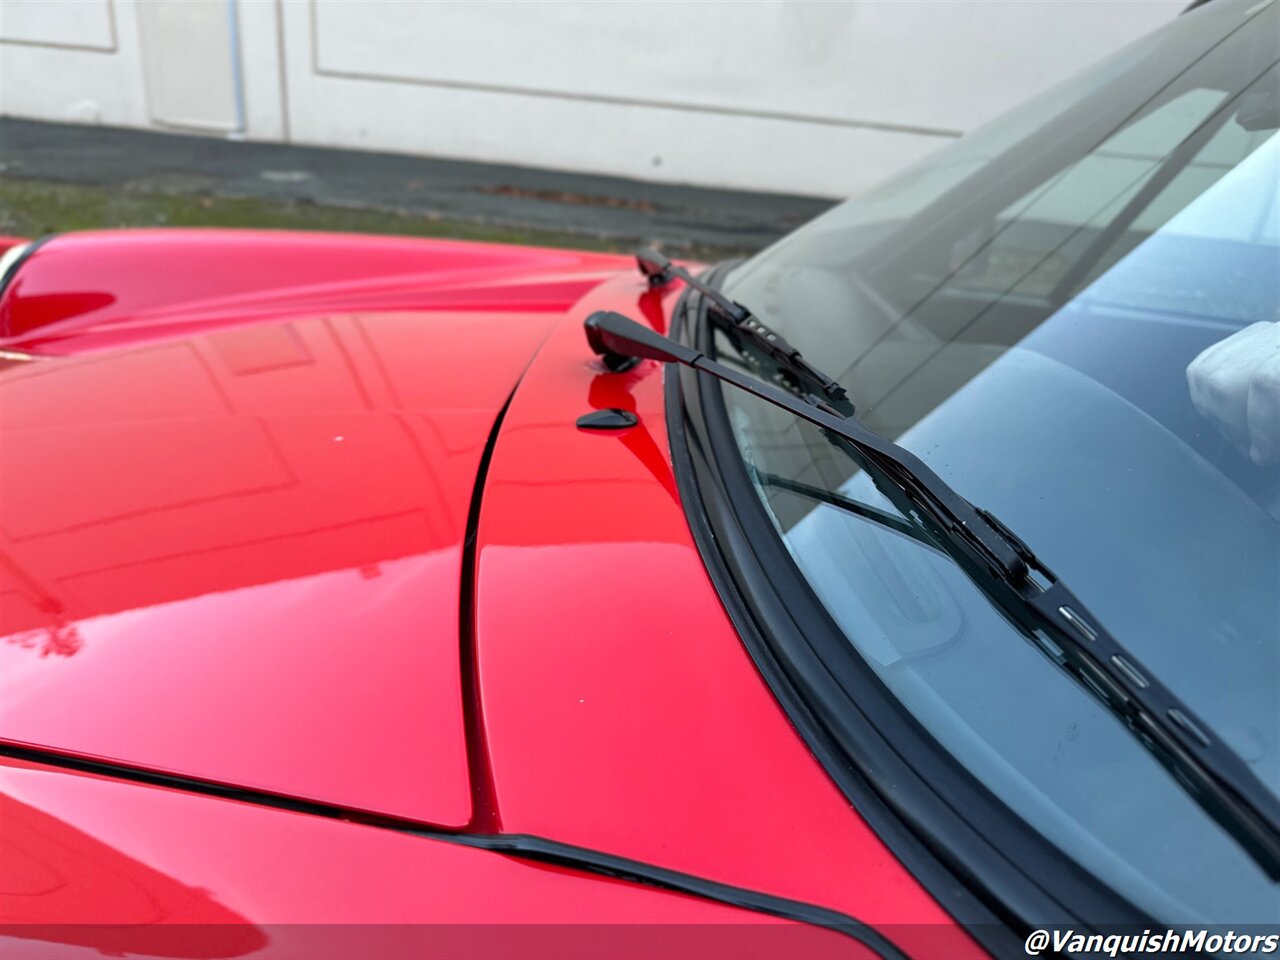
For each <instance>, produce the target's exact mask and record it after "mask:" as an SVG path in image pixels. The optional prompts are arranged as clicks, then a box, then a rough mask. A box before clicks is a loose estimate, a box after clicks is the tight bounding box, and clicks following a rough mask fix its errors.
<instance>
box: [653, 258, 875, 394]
mask: <svg viewBox="0 0 1280 960" xmlns="http://www.w3.org/2000/svg"><path fill="white" fill-rule="evenodd" d="M636 264H637V266H639V268H640V272H641V273H642V274H644V276H645V277H646V278H647V279H648V281H649V286H651V287H664V286H666V285H667V284H668V283H670V282H671V281H672V280H680V281H681V282H682V283H684V284H685V285H686V286H688V287H692V288H693V289H694V290H697V291H698V292H699V293H700V294H702V295H703V296H704V297H706V298H707V300H709V301H710V310H708V314H709V315H710V316H711V317H712V318H713V319H714V320H716V321H718V323H719V326H720V328H721V329H722V330H724V331H725V333H726V334H727V335H728V337H729V339H730V341H731V342H732V343H733V347H734V349H735V350H737V351H738V352H739V353H742V354H748V353H755V354H758V355H759V356H761V357H763V358H765V359H766V360H768V361H769V362H771V363H772V364H773V365H774V367H776V368H777V370H778V372H779V373H780V374H781V375H782V377H783V382H784V383H785V384H786V386H787V387H788V388H790V389H792V390H794V391H795V392H796V393H797V394H799V395H800V396H802V397H803V396H805V395H806V394H810V393H813V394H817V395H819V396H821V397H822V398H823V399H824V400H826V402H827V403H829V404H830V405H831V406H832V407H834V408H835V409H836V410H838V411H840V413H842V414H846V415H852V414H853V412H854V411H853V404H852V403H851V402H850V401H849V395H848V394H847V393H846V392H845V389H844V387H842V386H840V384H839V383H838V382H837V381H836V380H834V379H832V378H831V377H828V376H827V375H826V374H825V373H823V372H822V371H821V370H819V369H818V368H817V367H815V366H814V365H813V364H811V363H810V362H809V361H808V360H806V359H805V358H804V357H802V356H801V355H800V351H799V350H797V349H796V348H795V347H794V346H792V345H791V344H790V343H789V342H787V339H786V338H785V337H783V336H782V334H780V333H778V332H777V331H775V330H773V329H772V328H771V327H770V326H769V325H768V324H766V323H765V322H764V321H763V320H761V319H760V318H759V317H757V316H756V315H755V314H754V313H752V312H751V310H750V308H748V307H745V306H743V305H742V304H741V303H738V301H736V300H730V299H729V298H728V297H726V296H725V295H724V294H723V293H721V292H720V291H719V290H717V289H716V288H715V287H713V286H711V285H710V284H708V283H705V282H704V281H702V280H700V279H698V278H697V277H695V276H694V275H693V274H691V273H690V272H689V271H688V270H686V269H685V268H684V267H681V266H679V265H678V264H674V263H672V262H671V261H670V260H669V259H668V258H667V257H665V256H663V255H662V254H661V253H659V252H658V251H657V250H653V249H651V248H645V249H642V250H638V251H636Z"/></svg>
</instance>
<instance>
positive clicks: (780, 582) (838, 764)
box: [666, 263, 1151, 956]
mask: <svg viewBox="0 0 1280 960" xmlns="http://www.w3.org/2000/svg"><path fill="white" fill-rule="evenodd" d="M735 265H736V264H733V263H728V264H724V265H722V266H721V267H720V268H717V269H716V270H714V271H712V272H711V274H710V275H709V278H708V279H709V280H710V281H711V282H715V280H716V279H717V278H718V277H720V276H723V272H724V271H726V270H728V269H732V267H733V266H735ZM701 310H705V303H703V302H702V300H701V298H696V297H694V296H692V295H690V294H688V293H686V295H685V297H684V299H683V300H682V302H681V303H680V304H678V305H677V307H676V310H675V312H674V320H675V335H679V334H681V333H683V334H684V337H683V340H682V342H686V343H690V344H691V345H693V346H695V347H697V348H698V349H701V350H703V352H705V353H708V354H709V353H710V351H711V349H712V346H711V342H710V338H711V333H710V327H711V325H710V324H709V323H705V322H702V323H696V324H695V325H694V327H693V329H692V330H689V329H687V328H688V325H689V324H690V323H692V322H694V319H695V318H696V317H697V316H699V315H700V311H701ZM682 327H684V328H686V329H681V328H682ZM695 340H696V341H697V342H694V341H695ZM666 386H667V401H668V402H667V423H668V432H669V434H670V437H671V449H672V458H673V462H674V465H675V474H676V478H677V485H678V488H679V490H680V495H681V499H682V501H683V502H684V504H685V506H686V515H687V517H688V521H689V525H690V529H691V531H692V533H693V537H694V540H695V542H696V543H697V545H698V548H699V551H700V553H701V554H702V557H703V561H704V563H705V565H706V567H707V571H708V574H709V576H710V577H711V579H712V581H713V583H714V584H715V586H716V588H717V590H718V591H719V593H720V596H721V600H722V602H723V603H724V605H725V609H726V611H727V612H728V614H729V617H730V619H731V620H732V621H733V623H734V626H735V627H736V628H737V630H738V633H739V635H740V636H741V637H742V639H743V643H744V646H745V647H746V648H747V650H748V652H749V653H750V655H751V657H752V659H753V661H754V662H755V663H756V666H757V669H759V670H760V672H761V674H762V676H763V677H764V679H765V681H766V682H767V683H768V685H769V687H770V689H771V690H772V691H773V693H774V696H775V697H776V698H777V700H778V702H779V703H780V705H781V706H782V709H783V710H784V711H785V712H786V714H787V716H788V718H789V719H790V720H791V722H792V724H793V725H794V726H795V728H796V730H797V732H798V733H799V735H800V736H801V738H802V739H803V740H804V741H805V743H806V744H807V745H808V746H809V748H810V750H811V751H812V752H813V753H814V755H815V756H816V758H817V759H818V761H819V762H820V763H821V764H822V765H823V767H824V768H825V769H826V770H827V772H828V774H829V775H830V776H831V778H832V780H833V781H834V782H835V783H836V785H837V786H838V787H839V788H840V789H841V791H842V792H843V793H844V795H845V796H846V797H847V798H848V799H849V801H850V803H851V804H853V807H854V809H855V810H856V811H857V813H858V815H859V816H861V817H862V818H863V819H864V820H866V822H867V823H868V825H869V826H870V827H871V828H872V829H873V830H874V831H875V832H876V833H877V834H878V835H879V836H880V837H881V839H883V840H884V842H885V843H886V845H887V846H888V847H889V849H890V850H891V851H892V852H893V854H894V855H895V856H896V857H897V858H898V859H899V860H900V861H901V862H902V863H903V865H904V866H905V867H906V868H907V869H908V870H909V871H910V872H911V873H912V875H913V876H915V877H916V878H917V879H918V880H919V881H920V883H921V884H922V885H923V886H924V887H925V889H926V890H927V891H928V892H929V893H930V894H931V895H932V896H933V897H934V898H935V899H936V900H937V901H938V902H939V903H940V904H941V905H942V906H943V908H944V909H946V910H947V912H948V913H950V914H951V915H952V916H953V917H954V918H955V919H956V921H957V922H959V923H960V924H961V925H963V926H964V927H965V928H966V929H967V930H968V931H969V932H970V934H971V935H973V936H974V937H975V938H976V939H978V940H979V942H980V943H981V944H982V945H983V947H985V948H986V949H987V950H988V951H990V952H991V953H993V954H994V955H995V956H1012V955H1015V954H1016V955H1021V949H1022V946H1023V942H1022V938H1023V937H1024V936H1025V935H1026V933H1027V932H1028V931H1029V930H1030V929H1032V928H1033V927H1048V926H1074V927H1078V928H1084V929H1088V928H1090V927H1092V926H1093V925H1095V924H1119V925H1124V926H1126V927H1127V926H1130V925H1133V924H1135V923H1136V924H1137V929H1142V928H1143V925H1144V924H1145V925H1151V921H1150V918H1147V917H1145V916H1143V915H1142V913H1141V912H1140V911H1138V910H1136V909H1135V908H1134V907H1133V906H1132V905H1131V904H1129V903H1126V902H1125V901H1123V900H1122V899H1121V898H1119V897H1117V896H1116V895H1115V894H1114V893H1113V892H1111V891H1109V890H1107V889H1105V888H1104V887H1102V886H1101V885H1100V884H1099V883H1098V881H1097V880H1096V878H1094V877H1092V876H1090V875H1089V874H1087V873H1086V872H1085V871H1084V870H1083V869H1082V868H1080V867H1079V865H1078V864H1076V863H1074V861H1071V860H1069V859H1068V858H1067V857H1066V856H1065V855H1063V854H1062V853H1061V852H1060V851H1058V850H1057V849H1056V848H1054V847H1052V845H1050V844H1049V843H1048V842H1047V841H1046V840H1045V839H1044V838H1043V837H1042V836H1041V835H1040V834H1038V833H1037V832H1036V831H1034V830H1033V829H1032V828H1031V827H1030V826H1029V825H1027V824H1025V823H1024V822H1023V821H1022V820H1021V819H1020V818H1018V817H1016V816H1015V815H1014V814H1013V813H1012V811H1010V810H1009V809H1008V808H1007V807H1006V806H1005V805H1004V804H1002V803H1000V802H999V801H998V800H997V799H996V798H995V797H994V796H992V795H991V794H990V792H989V791H987V790H986V789H985V787H983V786H982V785H981V784H979V783H978V782H977V781H976V780H975V779H974V778H973V776H972V775H971V774H970V773H969V772H968V771H967V770H965V769H964V768H962V767H961V766H959V765H958V764H957V763H956V762H955V761H954V759H953V758H951V757H950V755H949V754H947V753H946V752H945V751H943V750H942V749H941V748H940V747H939V746H938V745H937V743H936V741H935V740H934V739H933V738H932V737H931V736H930V735H929V734H928V733H927V732H926V731H924V730H923V728H921V727H920V726H919V724H918V722H917V721H915V718H914V717H912V716H911V715H910V714H909V713H908V712H907V711H906V710H905V709H904V708H903V707H902V706H901V704H900V703H899V702H898V701H897V699H896V698H895V697H893V695H892V694H891V693H890V692H889V691H888V690H887V689H886V688H885V687H884V686H883V684H882V683H881V682H880V680H879V678H877V677H876V676H875V674H874V672H873V671H871V670H870V668H869V667H867V666H866V664H865V663H864V662H863V661H861V659H860V658H858V657H856V656H849V655H848V652H849V646H848V641H847V639H846V638H845V637H844V635H843V633H842V632H841V631H840V630H839V628H838V627H837V626H836V625H835V624H834V622H833V621H831V619H830V617H829V615H827V614H826V611H825V608H823V607H822V605H821V603H820V602H819V601H818V600H817V598H816V597H815V596H813V595H812V591H811V589H810V588H809V587H808V584H807V582H806V581H805V580H804V578H803V576H802V575H800V573H799V571H798V569H797V568H796V567H795V564H794V562H792V560H791V558H790V554H789V553H788V552H787V550H786V547H785V546H784V545H783V544H782V542H781V540H780V538H778V536H777V533H776V531H775V530H774V527H773V525H772V522H771V521H770V520H769V518H768V515H767V514H766V513H765V511H764V508H763V506H762V505H761V504H760V500H759V497H758V495H757V494H756V492H755V489H754V487H753V486H752V484H751V480H750V477H749V476H748V474H747V471H746V468H745V466H744V465H743V464H742V461H741V456H740V453H739V451H738V449H737V444H736V442H735V441H734V438H733V436H732V433H731V431H730V430H729V427H728V423H729V421H728V415H727V411H726V408H725V405H724V398H723V394H722V393H721V391H720V386H719V384H718V383H717V382H716V381H714V380H713V379H712V378H710V377H706V378H702V377H698V376H697V375H696V373H693V372H692V371H679V372H673V373H670V374H668V378H667V384H666ZM735 465H736V466H735ZM842 651H843V652H844V655H841V652H842ZM1033 877H1034V879H1033ZM1084 918H1088V922H1086V920H1085V919H1084Z"/></svg>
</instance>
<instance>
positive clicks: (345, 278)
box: [0, 230, 627, 354]
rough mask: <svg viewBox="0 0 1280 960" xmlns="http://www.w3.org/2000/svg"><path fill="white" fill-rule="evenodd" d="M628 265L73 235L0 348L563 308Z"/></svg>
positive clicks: (545, 255)
mask: <svg viewBox="0 0 1280 960" xmlns="http://www.w3.org/2000/svg"><path fill="white" fill-rule="evenodd" d="M626 262H627V261H626V260H625V259H624V258H622V257H617V256H610V255H604V254H591V253H578V252H573V251H565V250H542V249H535V248H529V247H516V246H508V245H502V244H480V243H461V242H455V241H425V240H410V239H403V238H395V237H357V236H347V235H334V234H323V233H306V234H300V233H286V232H279V233H273V232H269V231H237V230H128V231H108V232H99V233H77V234H68V235H66V236H59V237H55V238H53V239H52V240H50V241H48V242H46V243H44V244H42V245H41V246H39V247H38V248H36V249H35V251H34V252H32V253H30V254H29V256H28V257H27V260H26V262H25V263H24V264H23V266H22V269H21V270H20V271H19V272H18V273H17V274H16V275H15V276H14V278H13V280H12V282H11V283H10V284H9V285H8V286H7V287H6V289H5V291H4V295H3V296H0V347H4V348H8V349H18V350H29V351H32V352H36V353H44V354H65V353H84V352H86V351H88V350H100V349H104V348H111V347H121V346H136V345H137V344H139V343H142V342H146V341H149V340H156V339H165V338H171V337H177V336H191V335H193V334H198V333H203V332H207V331H210V330H218V329H226V328H229V327H235V326H245V325H249V324H259V323H270V322H279V321H285V322H287V321H290V320H292V319H293V318H294V317H296V316H298V315H300V314H301V315H307V314H310V315H319V314H325V313H329V312H334V311H350V310H351V309H352V308H353V307H356V308H358V309H361V310H365V311H380V312H385V311H396V310H426V311H438V310H444V309H448V310H456V311H466V312H486V311H488V312H492V311H499V312H521V313H554V314H557V315H558V314H560V313H561V312H563V310H564V308H565V306H566V304H567V303H572V302H573V301H574V300H576V299H577V298H578V297H579V296H581V295H582V293H583V292H584V291H585V290H586V289H588V288H589V287H590V286H591V285H592V284H593V283H594V282H596V281H598V280H599V279H600V278H601V277H602V276H604V275H606V274H607V273H609V272H612V271H616V270H618V269H620V268H621V267H622V266H623V265H624V264H625V263H626Z"/></svg>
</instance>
